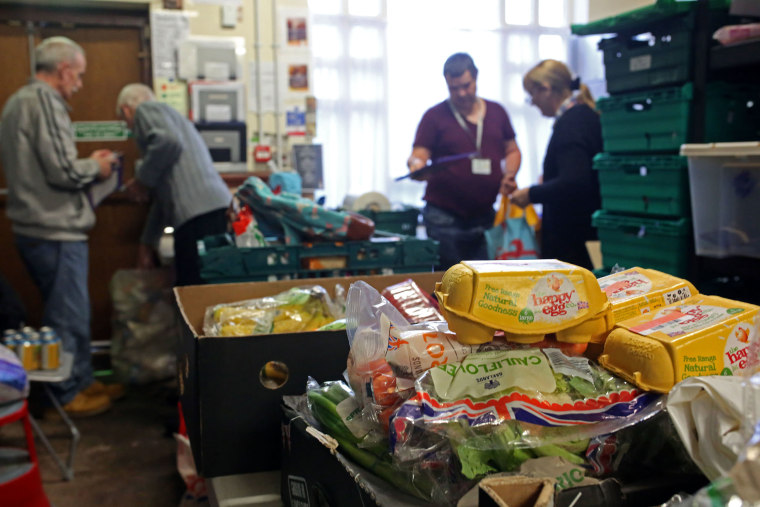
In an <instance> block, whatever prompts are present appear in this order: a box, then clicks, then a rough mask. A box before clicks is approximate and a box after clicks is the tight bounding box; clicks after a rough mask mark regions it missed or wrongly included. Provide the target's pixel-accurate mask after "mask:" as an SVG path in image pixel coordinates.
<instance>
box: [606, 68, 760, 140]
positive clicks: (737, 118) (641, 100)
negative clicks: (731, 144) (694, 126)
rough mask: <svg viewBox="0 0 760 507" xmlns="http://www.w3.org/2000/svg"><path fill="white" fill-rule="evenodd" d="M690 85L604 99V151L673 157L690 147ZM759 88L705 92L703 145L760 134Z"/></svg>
mask: <svg viewBox="0 0 760 507" xmlns="http://www.w3.org/2000/svg"><path fill="white" fill-rule="evenodd" d="M693 97H694V87H693V84H692V83H686V84H685V85H683V86H677V87H668V88H659V89H654V90H646V91H639V92H632V93H626V94H621V95H616V96H612V97H603V98H600V99H599V100H598V101H597V107H598V109H599V111H600V112H601V122H602V137H603V141H604V151H606V152H611V153H631V152H652V151H655V152H656V151H659V152H677V151H678V149H679V148H680V147H681V145H682V144H684V143H687V142H690V141H691V139H692V137H691V135H692V134H691V102H692V99H693ZM759 111H760V87H758V86H756V85H744V84H733V83H723V82H712V83H708V84H707V86H706V90H705V142H727V141H748V140H754V139H757V138H758V134H759V129H760V122H758V120H759V119H760V114H759Z"/></svg>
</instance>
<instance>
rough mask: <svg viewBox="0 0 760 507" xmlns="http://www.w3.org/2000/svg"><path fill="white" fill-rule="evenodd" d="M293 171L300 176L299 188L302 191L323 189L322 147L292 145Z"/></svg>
mask: <svg viewBox="0 0 760 507" xmlns="http://www.w3.org/2000/svg"><path fill="white" fill-rule="evenodd" d="M293 169H295V170H296V172H297V173H298V174H300V175H301V187H302V188H303V190H304V191H314V190H316V189H318V188H324V183H323V181H322V145H321V144H294V145H293Z"/></svg>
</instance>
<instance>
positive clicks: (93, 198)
mask: <svg viewBox="0 0 760 507" xmlns="http://www.w3.org/2000/svg"><path fill="white" fill-rule="evenodd" d="M117 160H118V161H117V162H114V163H113V164H112V166H111V168H112V169H111V175H110V176H109V177H108V178H106V179H104V180H102V181H96V182H93V183H92V184H90V186H89V187H87V192H86V195H87V200H88V201H89V203H90V206H91V207H92V209H95V208H97V207H98V205H100V203H102V202H103V200H105V198H106V197H108V196H109V195H111V194H113V193H114V192H117V191H118V190H120V189H121V187H122V185H123V184H124V174H123V173H124V164H123V162H122V160H123V157H122V155H121V154H117Z"/></svg>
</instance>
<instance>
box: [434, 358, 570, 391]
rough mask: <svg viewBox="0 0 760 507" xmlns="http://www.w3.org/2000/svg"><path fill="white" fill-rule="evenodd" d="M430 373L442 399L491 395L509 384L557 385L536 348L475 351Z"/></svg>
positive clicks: (528, 387) (541, 387)
mask: <svg viewBox="0 0 760 507" xmlns="http://www.w3.org/2000/svg"><path fill="white" fill-rule="evenodd" d="M430 374H431V377H432V379H433V384H434V385H435V390H436V392H437V393H438V395H439V396H440V397H441V398H442V399H444V400H457V399H462V398H465V397H467V398H486V397H493V396H494V394H495V393H498V392H501V391H505V390H507V389H510V388H512V387H518V388H521V389H525V390H531V391H533V390H535V391H539V392H543V393H551V392H553V391H555V390H556V389H557V382H556V380H555V378H554V373H553V372H552V369H551V367H550V366H549V361H547V359H546V357H545V356H544V355H543V354H542V353H541V351H540V350H538V349H528V350H495V351H489V352H475V353H473V354H470V355H469V356H467V357H466V358H465V360H464V361H462V362H461V363H453V364H444V365H441V366H439V367H437V368H433V369H431V370H430Z"/></svg>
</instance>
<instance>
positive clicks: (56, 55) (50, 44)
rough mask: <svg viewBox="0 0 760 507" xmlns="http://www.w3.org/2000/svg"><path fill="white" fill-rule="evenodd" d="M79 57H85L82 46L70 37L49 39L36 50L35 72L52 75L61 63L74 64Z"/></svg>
mask: <svg viewBox="0 0 760 507" xmlns="http://www.w3.org/2000/svg"><path fill="white" fill-rule="evenodd" d="M77 55H82V56H84V50H83V49H82V46H80V45H79V44H77V43H76V42H74V41H73V40H71V39H69V38H68V37H62V36H58V37H49V38H47V39H45V40H43V41H42V42H40V43H39V44H38V45H37V47H36V48H35V49H34V72H46V73H52V72H55V71H56V70H57V69H58V64H59V63H70V62H73V61H74V59H75V58H76V56H77Z"/></svg>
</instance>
